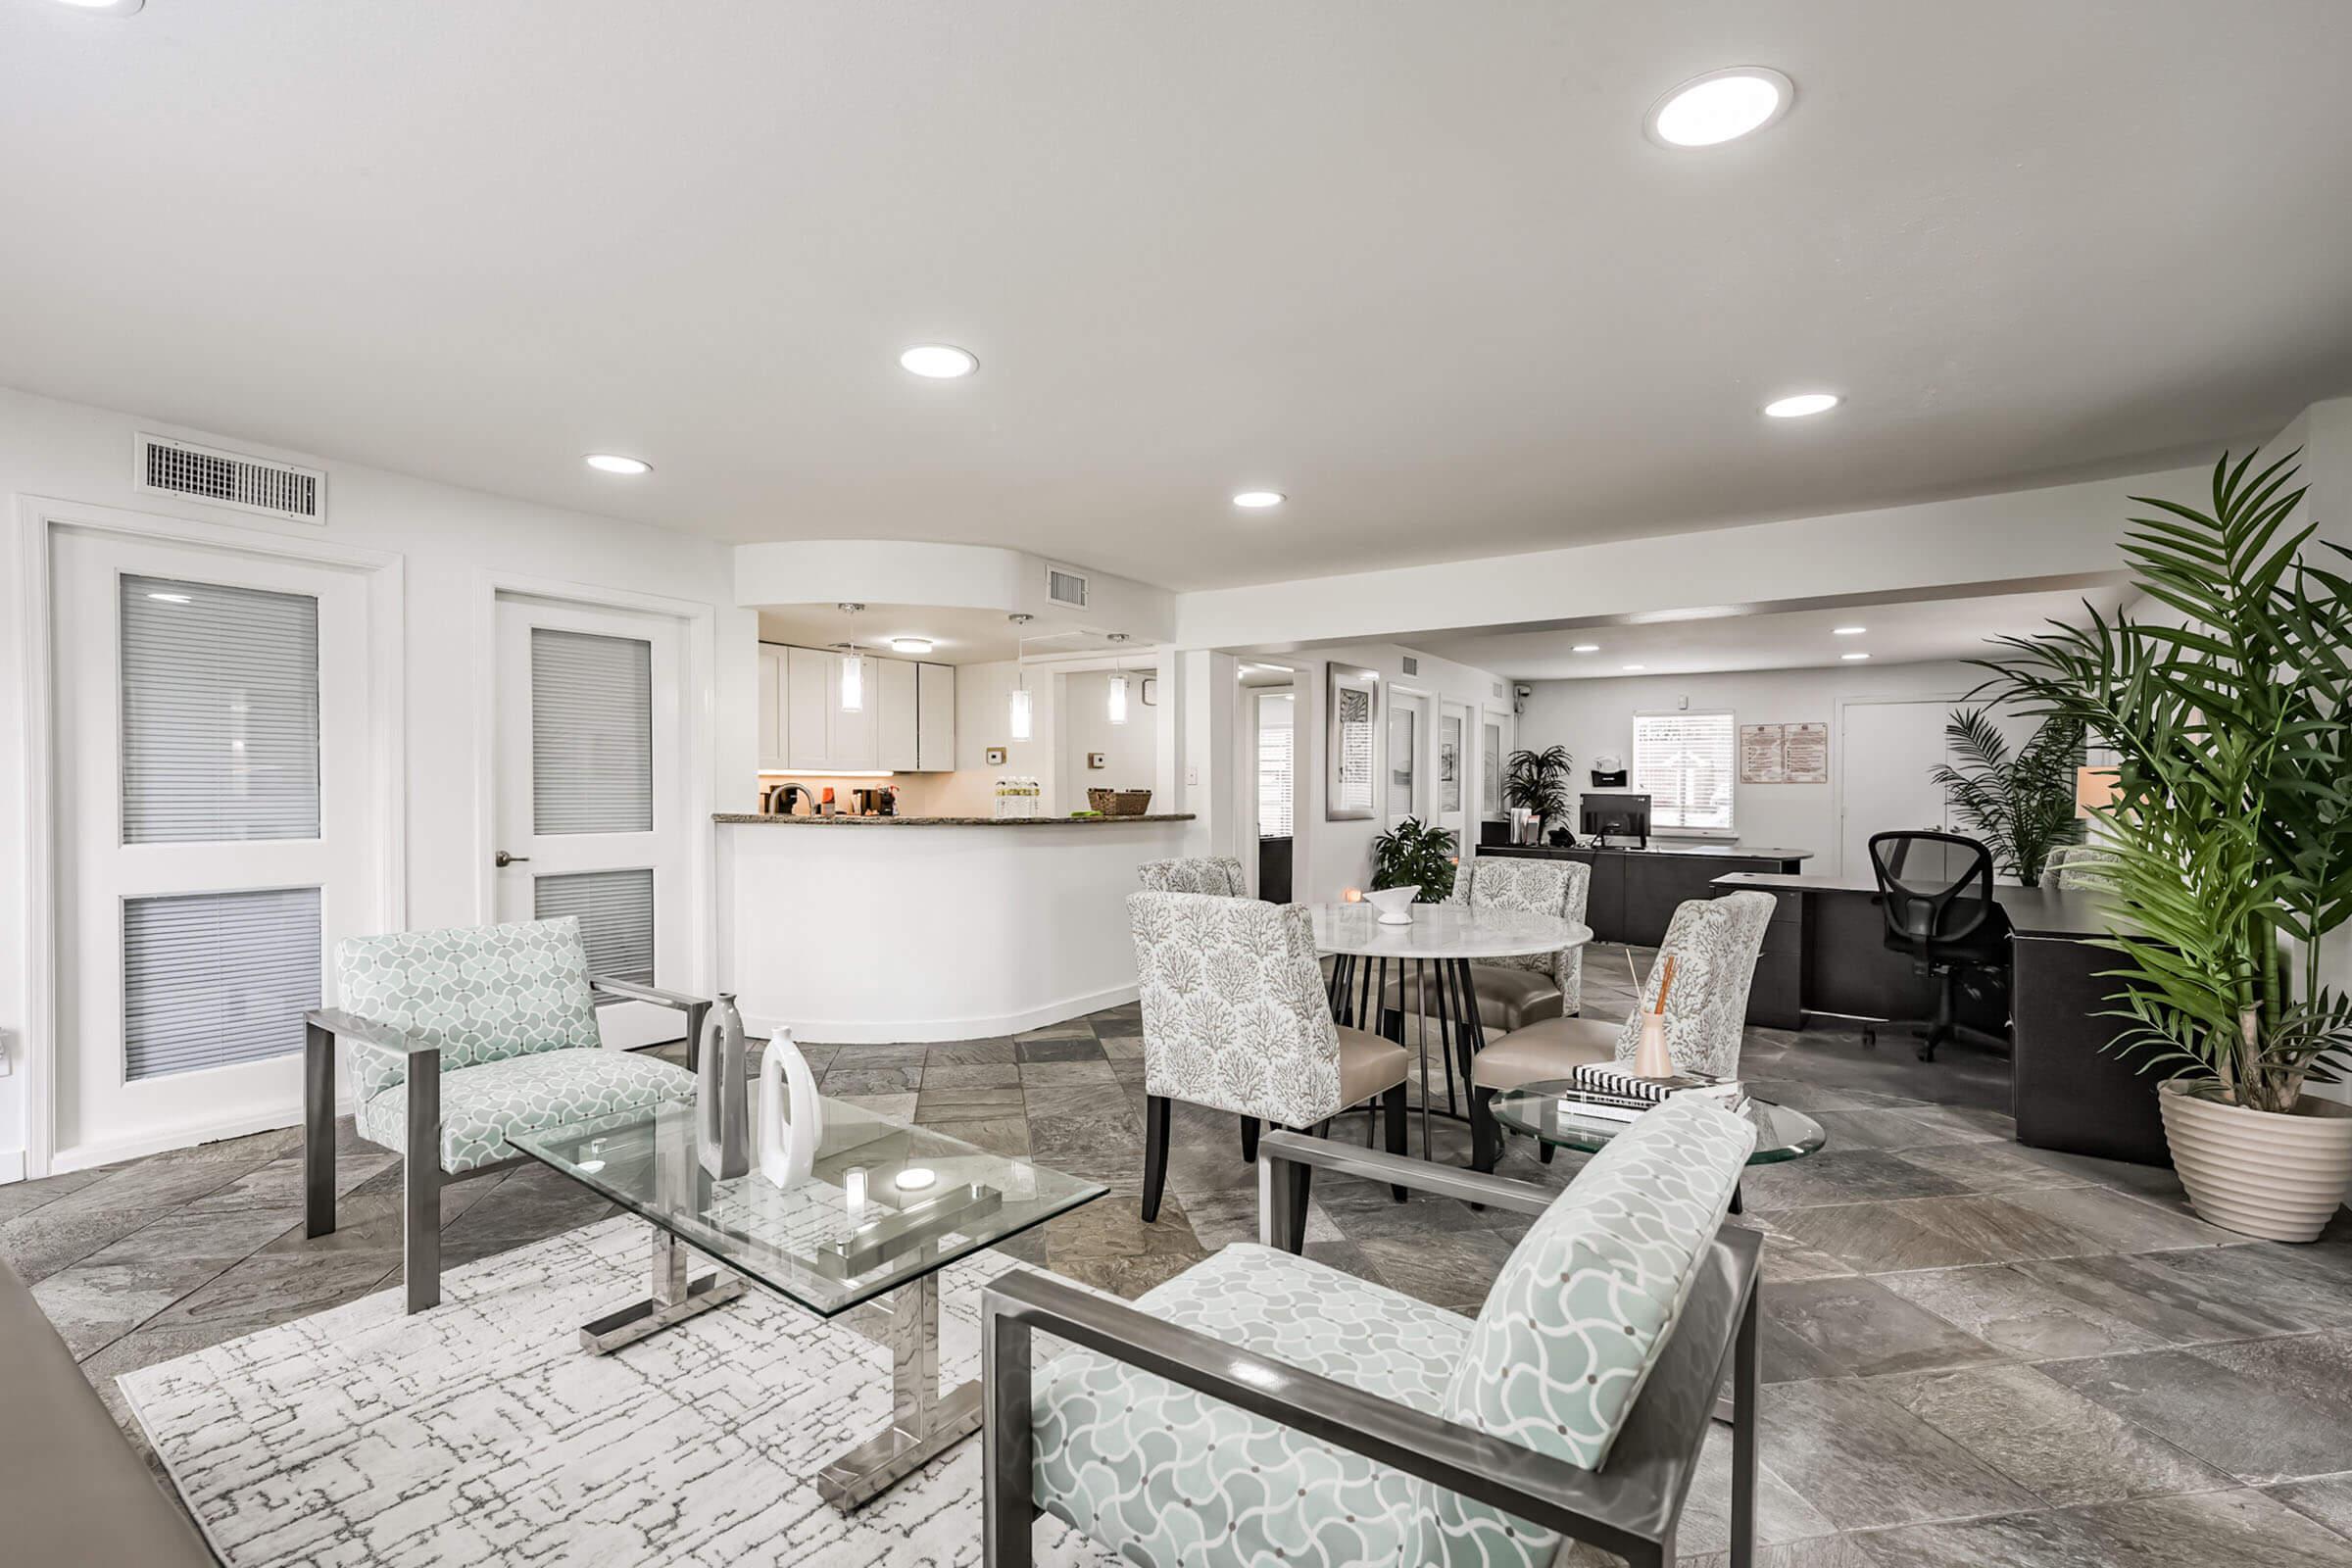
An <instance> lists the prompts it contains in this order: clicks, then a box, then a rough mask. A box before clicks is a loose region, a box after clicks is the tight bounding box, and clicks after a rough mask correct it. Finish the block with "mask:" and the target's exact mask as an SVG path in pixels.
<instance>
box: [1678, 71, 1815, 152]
mask: <svg viewBox="0 0 2352 1568" xmlns="http://www.w3.org/2000/svg"><path fill="white" fill-rule="evenodd" d="M1795 97H1796V87H1795V84H1794V83H1792V82H1790V81H1789V78H1788V77H1787V76H1785V75H1783V74H1782V73H1779V72H1777V71H1775V70H1773V69H1772V68H1771V67H1769V66H1732V67H1730V68H1728V69H1726V70H1723V71H1710V72H1708V73H1706V74H1705V75H1703V76H1692V77H1691V79H1690V80H1689V81H1686V82H1684V83H1683V84H1682V85H1681V86H1679V87H1676V88H1674V89H1672V90H1671V91H1669V92H1667V93H1665V94H1664V95H1663V96H1661V97H1660V98H1659V99H1658V101H1657V102H1656V103H1654V104H1651V105H1650V106H1649V118H1648V120H1647V121H1645V122H1644V123H1643V128H1644V129H1645V130H1647V131H1648V133H1649V139H1650V140H1652V141H1654V142H1657V143H1659V144H1660V145H1661V146H1666V147H1714V146H1719V145H1721V144H1722V143H1724V142H1727V141H1736V140H1738V139H1739V138H1740V137H1741V136H1745V135H1748V134H1749V133H1751V132H1753V131H1758V130H1762V129H1763V128H1764V127H1765V126H1766V125H1769V124H1771V123H1773V122H1774V121H1776V120H1779V119H1780V118H1781V117H1782V116H1783V115H1785V114H1787V113H1788V112H1789V103H1790V101H1791V100H1793V99H1794V98H1795Z"/></svg>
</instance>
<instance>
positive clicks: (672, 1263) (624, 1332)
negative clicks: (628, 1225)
mask: <svg viewBox="0 0 2352 1568" xmlns="http://www.w3.org/2000/svg"><path fill="white" fill-rule="evenodd" d="M652 1229H653V1233H654V1248H653V1295H652V1296H651V1297H650V1298H649V1299H645V1300H642V1301H636V1302H632V1303H631V1304H629V1305H627V1306H624V1307H622V1308H620V1310H618V1311H616V1312H608V1313H607V1314H605V1315H604V1316H603V1317H600V1318H598V1319H596V1320H595V1321H594V1322H592V1323H588V1324H585V1325H583V1326H582V1327H581V1329H580V1346H581V1348H583V1349H585V1350H586V1351H587V1352H588V1353H589V1354H591V1355H609V1354H611V1353H612V1352H613V1351H614V1350H617V1349H619V1348H622V1347H623V1346H628V1345H634V1344H636V1343H637V1342H638V1341H639V1340H642V1339H645V1338H647V1337H648V1336H649V1335H654V1334H659V1333H660V1332H662V1330H663V1329H665V1328H668V1327H670V1326H671V1325H672V1324H677V1323H683V1322H685V1321H686V1320H687V1319H688V1318H690V1317H698V1316H700V1315H701V1314H703V1313H705V1312H708V1311H710V1310H711V1308H712V1307H714V1306H721V1305H724V1304H725V1303H726V1302H728V1301H732V1300H734V1299H736V1298H737V1297H739V1296H741V1295H742V1294H743V1281H742V1280H741V1279H740V1278H738V1277H737V1276H736V1275H733V1274H729V1273H725V1272H723V1271H722V1272H720V1273H717V1274H710V1275H705V1276H704V1277H703V1278H701V1279H699V1280H694V1281H691V1282H689V1281H688V1279H687V1277H686V1264H687V1258H688V1253H689V1250H688V1249H687V1248H686V1247H685V1246H684V1245H683V1244H682V1243H680V1242H679V1241H678V1240H677V1238H675V1237H673V1236H672V1235H670V1233H669V1232H667V1231H665V1230H663V1229H662V1227H660V1226H659V1225H657V1226H654V1227H652ZM928 1245H929V1244H928V1243H926V1244H925V1246H926V1247H928ZM858 1313H859V1316H860V1318H862V1319H865V1320H866V1321H861V1322H858V1323H856V1324H854V1325H853V1326H855V1327H857V1328H858V1330H859V1332H861V1333H863V1334H864V1335H865V1336H866V1338H868V1339H870V1340H872V1341H874V1342H875V1343H876V1344H878V1345H881V1346H884V1347H885V1348H888V1349H889V1351H890V1398H891V1410H890V1424H889V1425H888V1426H886V1427H884V1428H883V1429H882V1430H881V1431H879V1432H877V1433H875V1434H874V1435H873V1436H872V1437H870V1438H868V1439H866V1440H865V1441H864V1442H863V1443H860V1444H858V1446H855V1447H853V1448H850V1449H848V1450H846V1451H845V1452H843V1453H841V1454H840V1455H838V1456H837V1457H835V1458H834V1459H833V1460H832V1462H831V1463H829V1464H827V1465H826V1466H825V1467H824V1469H822V1470H821V1471H819V1472H818V1473H817V1477H816V1491H817V1495H819V1496H821V1497H823V1498H824V1499H825V1501H827V1502H829V1503H831V1504H832V1505H833V1506H834V1507H836V1508H838V1509H840V1510H841V1511H842V1512H843V1513H854V1512H856V1511H857V1510H858V1508H861V1507H863V1506H864V1505H865V1504H866V1503H868V1502H870V1501H872V1500H873V1499H874V1498H875V1497H876V1496H878V1495H881V1494H882V1493H884V1492H886V1491H888V1490H889V1489H890V1488H891V1487H893V1486H895V1485H896V1484H897V1483H899V1482H901V1481H904V1480H905V1479H906V1478H907V1477H908V1476H910V1475H912V1474H913V1473H914V1472H915V1471H917V1470H919V1469H921V1468H922V1467H923V1465H924V1464H926V1463H928V1462H929V1461H930V1460H932V1459H933V1458H936V1457H937V1456H938V1455H939V1454H941V1453H943V1452H945V1451H946V1450H947V1449H948V1448H950V1447H952V1446H955V1445H956V1443H958V1442H960V1441H962V1440H963V1439H965V1438H968V1437H970V1436H971V1435H972V1434H973V1433H975V1432H977V1431H979V1430H980V1385H979V1384H978V1383H977V1382H973V1383H964V1384H960V1385H958V1386H957V1387H956V1388H954V1389H950V1390H948V1391H947V1392H946V1393H944V1394H943V1393H941V1392H940V1387H939V1275H938V1273H937V1272H936V1271H934V1272H930V1273H926V1274H924V1275H922V1276H921V1277H920V1278H918V1279H915V1280H913V1281H911V1282H910V1283H908V1284H906V1285H902V1286H900V1287H899V1288H898V1289H897V1290H895V1291H893V1292H891V1293H890V1294H889V1295H887V1296H884V1297H882V1298H880V1299H877V1300H873V1301H869V1302H867V1303H866V1304H865V1305H864V1306H863V1307H861V1308H859V1309H858ZM876 1319H878V1320H879V1321H878V1322H873V1321H872V1320H876ZM868 1323H872V1326H870V1327H869V1326H868Z"/></svg>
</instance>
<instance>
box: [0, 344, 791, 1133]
mask: <svg viewBox="0 0 2352 1568" xmlns="http://www.w3.org/2000/svg"><path fill="white" fill-rule="evenodd" d="M139 430H149V431H155V432H159V433H166V434H184V435H187V436H189V437H190V438H192V439H196V440H199V441H203V442H206V443H207V444H211V445H217V446H222V447H226V448H229V449H231V450H235V451H241V452H247V453H251V454H254V455H256V456H261V457H284V458H288V459H292V460H294V461H297V462H301V463H304V464H306V465H309V466H319V467H323V468H325V469H326V470H327V475H328V477H327V509H328V521H327V524H326V526H325V527H324V528H319V527H316V526H311V525H306V524H302V523H292V522H277V521H274V520H271V519H270V518H265V517H260V516H255V515H250V514H246V513H241V512H235V511H230V510H225V509H221V508H217V507H208V506H204V505H200V504H196V503H192V502H184V501H181V500H179V499H177V498H168V497H163V496H157V495H151V494H146V493H143V492H140V491H136V490H134V489H133V488H132V486H131V482H130V480H131V443H132V436H133V434H134V432H136V431H139ZM557 461H568V459H564V458H560V459H558V460H557ZM28 496H38V497H46V498H54V499H62V500H67V501H73V502H81V503H86V504H90V505H96V506H105V507H113V508H120V509H123V510H125V511H132V512H142V513H149V514H161V515H170V516H175V517H184V518H190V519H195V520H199V521H204V522H209V523H213V524H218V525H226V526H232V527H236V528H241V529H248V530H251V531H252V532H253V533H254V534H256V535H270V534H277V535H284V536H287V537H290V538H295V539H300V540H306V541H320V540H324V541H330V542H334V543H338V544H348V545H353V546H361V547H366V548H368V549H373V550H380V551H390V552H397V553H398V554H399V555H400V556H401V557H402V558H403V562H404V568H405V579H406V613H405V617H404V618H405V625H406V633H407V635H406V667H405V671H404V674H405V684H406V702H407V714H406V759H407V764H406V765H407V778H406V779H405V781H404V783H405V786H406V787H405V801H406V809H407V819H406V824H405V827H406V887H405V893H406V898H407V910H408V923H409V925H410V926H412V927H419V928H421V927H431V926H439V925H459V924H469V923H473V922H475V921H479V920H482V919H485V918H487V917H488V916H489V910H488V909H486V908H485V907H483V906H482V903H481V897H480V893H481V889H482V887H483V885H484V877H483V873H482V868H481V866H480V865H479V864H478V863H477V858H476V857H477V847H478V845H479V843H480V842H481V839H480V837H479V835H477V831H476V829H477V822H478V820H479V818H480V816H481V813H482V811H483V810H484V809H485V803H483V802H481V801H479V800H477V799H476V790H477V783H476V781H477V779H478V778H479V777H480V775H481V769H482V764H483V759H482V758H481V757H479V756H478V755H477V748H478V745H479V742H480V737H479V736H478V734H477V730H476V712H477V705H476V693H477V691H478V690H479V687H480V684H481V681H482V679H483V678H484V675H483V671H482V670H480V669H479V668H477V667H476V650H475V647H474V643H473V640H472V637H471V634H470V628H471V627H473V626H474V625H475V624H476V623H477V618H478V616H479V615H480V613H482V604H483V601H484V600H485V599H486V597H487V595H488V592H489V589H488V587H487V583H486V578H485V573H490V572H506V573H512V574H515V575H520V576H530V577H537V578H546V579H557V580H561V581H563V582H565V583H574V584H581V585H585V586H587V587H589V588H604V589H615V590H625V591H630V592H635V593H641V594H655V595H662V596H664V597H668V598H674V599H680V600H686V601H691V602H693V603H694V604H697V605H708V606H711V607H712V608H713V611H714V613H715V617H716V622H715V623H716V644H717V646H716V671H715V675H716V680H715V687H716V689H715V693H714V695H713V698H712V702H713V708H712V715H713V727H714V736H713V739H714V746H715V751H714V756H713V767H714V771H715V778H714V780H713V781H712V789H713V792H714V793H713V805H714V806H715V808H716V809H719V810H748V809H751V806H752V801H753V780H754V778H755V775H756V768H757V765H758V760H759V759H758V755H757V754H758V745H759V728H758V723H757V700H758V684H759V679H758V667H757V663H756V661H755V658H754V653H753V650H754V645H755V643H756V641H757V635H758V634H757V629H756V625H755V621H754V616H753V614H752V613H751V612H750V611H746V610H738V609H736V608H735V601H734V588H733V560H732V551H731V550H730V549H729V548H728V547H727V546H725V545H723V544H719V543H717V542H715V541H712V540H708V539H702V538H698V537H694V536H691V535H687V534H682V533H676V532H670V531H666V530H662V529H656V528H648V527H644V526H641V525H639V524H635V523H627V522H617V521H614V520H613V519H611V518H606V517H597V516H591V515H585V514H580V513H570V512H562V511H557V510H555V509H552V508H548V507H540V506H532V505H527V504H525V503H522V502H519V501H511V500H507V499H505V498H502V497H498V496H492V495H486V494H482V493H480V492H476V491H469V490H460V489H456V488H453V487H451V486H447V485H440V484H433V483H429V482H427V481H424V480H420V479H413V478H409V477H406V476H404V475H401V474H395V473H386V472H383V471H381V470H379V469H373V468H366V467H360V466H353V465H349V464H342V463H336V462H333V461H331V460H324V459H320V458H319V457H317V456H316V455H313V454H302V453H281V452H276V451H274V450H273V449H270V448H269V447H266V446H263V445H261V444H260V443H257V442H253V441H248V440H244V439H242V438H241V437H239V436H238V435H237V434H236V433H235V432H224V431H184V430H181V429H179V428H178V427H176V426H173V425H171V424H168V423H165V422H164V421H161V420H156V419H148V418H139V417H132V416H130V415H126V414H117V413H111V412H108V411H105V410H100V409H92V408H86V407H82V406H79V405H74V404H68V403H60V402H55V401H52V400H49V399H43V398H34V397H27V396H25V395H23V394H20V393H15V392H8V391H0V497H4V498H6V506H7V513H6V519H7V520H6V523H5V525H4V531H5V533H6V536H7V547H6V548H5V549H0V617H4V618H5V634H4V635H0V735H4V736H6V737H8V739H7V741H6V743H5V744H0V834H5V835H6V839H5V848H0V1031H5V1033H6V1041H7V1051H8V1054H9V1057H10V1062H11V1066H12V1068H13V1069H14V1070H13V1071H12V1072H11V1074H10V1075H9V1076H7V1077H0V1180H5V1179H8V1178H9V1177H11V1176H13V1175H14V1174H16V1165H17V1163H18V1161H19V1159H20V1158H21V1153H22V1151H23V1150H24V1148H25V1129H26V1119H25V1118H26V1113H27V1106H26V1105H25V1102H24V1084H25V1072H24V1063H25V1053H26V1052H28V1051H33V1050H41V1051H46V1050H48V1049H49V1042H47V1041H45V1040H31V1039H27V1038H26V1034H25V1026H26V1017H27V1009H28V994H29V991H30V988H31V986H32V982H33V976H32V975H31V973H30V972H29V964H30V959H29V957H28V956H27V952H26V947H27V944H26V940H25V939H26V932H25V926H24V919H25V880H24V879H25V869H24V864H23V857H22V854H21V847H22V846H23V844H24V843H25V831H26V823H25V811H26V788H27V783H28V780H27V778H26V776H25V768H26V765H27V764H26V756H25V744H24V739H23V738H24V737H25V733H26V730H25V724H26V692H25V679H26V676H25V647H24V643H23V638H22V637H21V636H20V635H18V631H19V626H18V618H19V615H20V613H22V609H23V607H24V603H25V601H24V599H23V597H22V596H23V594H24V591H25V582H24V572H25V561H26V554H27V552H26V551H25V548H23V546H22V539H21V536H22V534H23V531H24V524H23V521H22V518H23V515H24V513H25V506H24V502H23V498H25V497H28ZM43 830H44V831H46V829H45V828H44V829H43ZM700 831H702V832H704V833H706V834H707V833H708V832H709V831H710V827H709V824H707V823H705V824H702V825H701V828H700Z"/></svg>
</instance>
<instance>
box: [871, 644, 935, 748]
mask: <svg viewBox="0 0 2352 1568" xmlns="http://www.w3.org/2000/svg"><path fill="white" fill-rule="evenodd" d="M874 662H875V663H876V664H877V665H879V666H880V667H881V679H880V680H879V681H878V682H877V683H876V684H877V685H878V686H879V687H880V690H879V691H878V692H876V693H875V695H876V697H878V698H879V699H880V703H879V706H878V708H877V709H876V711H875V713H874V718H875V720H876V722H877V723H878V724H879V725H880V728H881V750H880V757H881V765H882V766H884V767H886V768H888V769H889V770H890V771H892V772H894V773H911V772H915V771H916V770H918V769H919V768H921V766H922V765H923V764H922V759H921V756H920V754H919V748H918V745H917V740H916V729H917V723H916V714H917V712H918V710H919V703H920V698H919V696H918V680H917V675H916V669H915V665H914V662H913V661H912V660H907V659H877V660H875V661H874Z"/></svg>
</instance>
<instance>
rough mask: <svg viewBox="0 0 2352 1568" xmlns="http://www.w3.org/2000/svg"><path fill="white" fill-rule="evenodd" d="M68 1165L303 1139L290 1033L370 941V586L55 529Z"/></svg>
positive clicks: (347, 575)
mask: <svg viewBox="0 0 2352 1568" xmlns="http://www.w3.org/2000/svg"><path fill="white" fill-rule="evenodd" d="M52 563H53V573H54V574H53V579H52V593H53V596H54V598H53V604H52V624H53V625H54V626H55V627H56V631H55V633H54V638H55V646H54V651H53V654H54V662H55V663H54V667H55V671H56V675H55V679H56V699H57V717H58V729H57V740H58V746H57V758H56V767H57V775H58V776H57V791H56V798H57V803H58V805H57V813H56V815H57V822H56V831H57V865H58V867H59V871H60V875H59V878H58V902H59V906H60V907H59V911H58V913H59V921H58V928H59V941H58V944H57V951H58V965H59V977H58V978H59V987H58V1005H59V1017H58V1043H59V1049H58V1053H57V1058H56V1059H57V1068H58V1078H57V1086H56V1091H57V1093H56V1102H55V1118H56V1128H57V1152H56V1155H55V1164H56V1166H57V1168H59V1169H69V1170H70V1169H74V1168H78V1167H82V1166H87V1165H90V1164H95V1163H101V1162H103V1161H105V1160H108V1159H116V1158H122V1157H125V1156H128V1155H131V1154H136V1153H141V1152H150V1151H154V1150H159V1149H170V1148H176V1147H182V1146H185V1145H190V1144H195V1143H199V1142H203V1141H205V1140H207V1139H212V1138H220V1137H226V1136H230V1135H232V1134H235V1133H240V1132H250V1131H254V1130H257V1129H260V1128H266V1127H282V1126H289V1125H292V1124H293V1123H295V1122H296V1121H298V1120H299V1119H300V1116H301V1109H302V1044H303V1023H302V1015H303V1013H304V1012H305V1011H306V1010H308V1009H309V1008H312V1007H316V1006H319V1005H320V1004H321V1003H322V1002H323V1001H326V1000H328V997H327V992H328V976H327V972H326V971H327V958H328V956H330V955H331V954H332V952H333V950H334V945H335V943H336V942H337V941H338V940H340V939H341V938H343V937H346V936H353V935H358V934H360V933H363V932H366V931H369V930H373V929H375V928H376V922H377V920H378V918H379V911H380V909H381V902H380V892H381V890H380V889H379V888H378V887H377V886H376V880H377V873H376V869H375V866H376V859H375V857H374V854H373V838H374V833H375V829H376V827H377V826H378V825H379V824H380V823H381V822H382V821H383V820H384V816H383V812H384V809H385V806H386V801H387V799H388V794H389V792H390V791H391V790H393V789H396V788H397V787H398V781H397V780H379V779H377V778H375V777H373V776H372V773H373V770H372V769H371V768H370V766H369V759H370V742H371V739H372V737H371V735H370V733H369V726H370V722H371V720H370V716H369V714H370V706H369V688H370V685H371V682H370V681H369V678H368V673H369V672H368V592H367V584H366V579H365V577H364V576H363V575H362V574H360V573H357V572H353V571H347V570H343V569H340V568H337V567H334V566H330V565H323V564H311V563H304V562H295V561H288V560H283V559H278V558H270V557H261V556H248V555H244V554H240V553H232V552H228V551H220V550H212V549H207V548H204V547H202V546H198V545H183V544H176V543H166V542H163V541H158V540H155V539H150V538H143V537H130V536H123V535H116V534H107V533H96V532H80V531H75V530H65V531H61V532H60V533H59V534H58V535H57V536H56V539H55V550H54V553H53V556H52Z"/></svg>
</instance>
